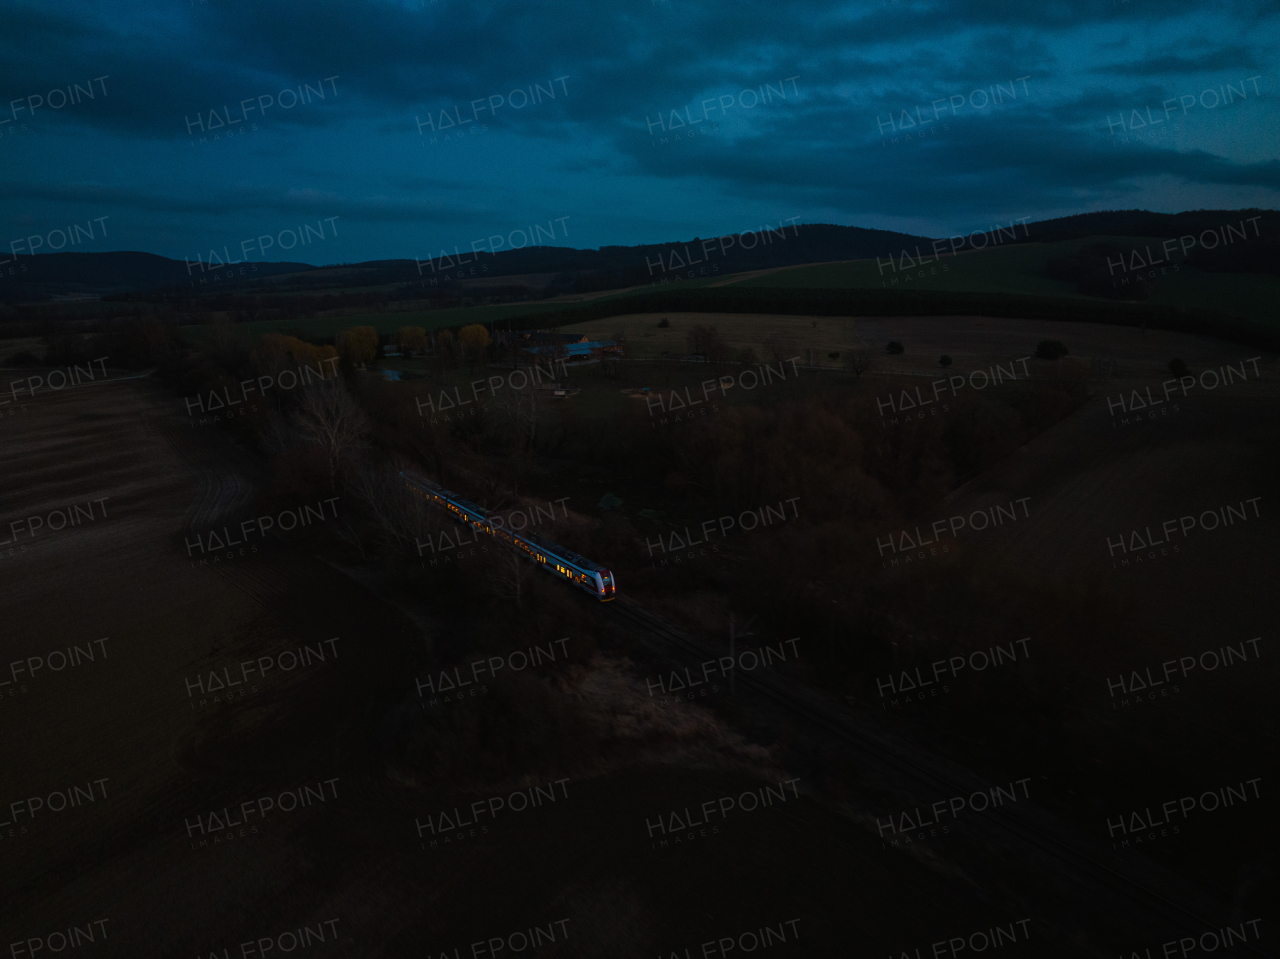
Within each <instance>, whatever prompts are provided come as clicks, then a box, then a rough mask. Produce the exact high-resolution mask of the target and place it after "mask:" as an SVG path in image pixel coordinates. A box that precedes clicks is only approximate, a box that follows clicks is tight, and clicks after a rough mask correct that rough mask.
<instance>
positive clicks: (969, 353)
mask: <svg viewBox="0 0 1280 959" xmlns="http://www.w3.org/2000/svg"><path fill="white" fill-rule="evenodd" d="M663 315H665V316H666V318H667V321H668V322H669V323H670V326H669V327H665V328H664V327H659V326H658V322H659V321H660V320H661V319H662V316H663ZM696 325H703V326H714V327H716V329H717V330H718V331H719V332H720V335H721V336H722V337H723V338H724V339H725V340H726V341H727V342H728V343H729V345H730V346H731V347H733V348H734V349H742V348H744V347H751V348H752V349H754V350H755V351H756V354H757V356H758V357H759V358H760V359H761V360H766V359H767V358H768V354H767V352H766V350H765V347H764V341H765V340H766V339H769V338H772V337H776V338H779V339H781V340H783V341H785V342H786V343H787V344H788V346H789V347H790V348H789V349H788V351H787V353H788V355H789V356H799V357H800V360H799V361H798V362H799V363H800V364H802V365H805V366H809V365H813V366H820V367H821V366H826V367H833V368H837V367H841V366H842V365H843V363H844V358H845V356H846V355H847V354H848V352H849V351H851V350H866V351H868V352H869V353H870V354H871V358H872V360H873V365H874V370H875V371H876V372H878V373H893V372H900V373H909V374H916V375H942V372H941V371H942V370H943V369H944V368H943V367H941V366H940V365H939V359H940V357H941V356H942V355H943V354H947V355H948V356H950V357H951V359H952V362H953V368H954V369H959V368H961V367H968V368H974V367H978V366H983V365H985V364H987V363H989V362H1006V363H1007V362H1008V361H1009V360H1010V359H1012V358H1015V357H1018V356H1030V355H1032V354H1033V353H1034V352H1035V348H1036V344H1037V343H1039V342H1040V341H1041V340H1060V341H1062V342H1063V343H1065V344H1066V346H1067V348H1068V350H1070V355H1071V356H1073V357H1082V358H1086V359H1093V358H1098V359H1110V360H1115V361H1117V362H1120V363H1129V362H1141V363H1146V364H1148V365H1150V364H1155V365H1156V366H1158V367H1159V368H1161V369H1163V367H1164V364H1166V363H1168V361H1169V360H1171V359H1173V358H1174V357H1175V356H1177V357H1179V358H1180V359H1182V360H1184V361H1186V362H1187V363H1191V364H1193V365H1194V364H1196V363H1217V362H1230V361H1231V360H1233V359H1234V360H1235V361H1237V362H1238V361H1239V359H1241V358H1242V357H1244V356H1246V355H1253V354H1254V352H1256V351H1252V352H1251V351H1248V350H1246V349H1245V348H1244V347H1236V346H1232V345H1230V344H1227V343H1224V342H1222V341H1219V340H1213V339H1210V338H1208V337H1199V336H1190V335H1186V334H1181V333H1171V332H1167V331H1156V330H1151V331H1149V332H1147V333H1143V332H1142V331H1141V330H1139V329H1137V328H1136V327H1127V326H1108V325H1105V324H1100V323H1066V322H1061V321H1051V320H1013V319H1002V318H991V317H975V316H935V317H867V316H860V317H839V316H814V317H808V316H779V315H770V314H761V313H737V314H735V313H667V314H656V313H633V314H624V315H622V316H615V317H606V318H605V319H602V320H591V321H589V322H586V323H574V324H572V325H570V326H566V327H563V328H562V329H563V330H565V331H566V332H580V333H584V334H586V335H587V336H590V337H592V338H607V337H609V336H612V335H613V334H614V333H616V332H618V331H619V330H621V331H623V332H625V333H626V335H627V340H628V343H629V344H630V347H631V355H632V357H634V358H635V359H641V360H649V359H656V358H659V357H661V355H662V353H663V352H664V351H666V352H668V353H670V354H671V355H672V356H684V355H686V354H687V353H688V351H689V347H688V342H687V336H688V333H689V331H690V330H691V329H692V328H693V327H694V326H696ZM889 340H898V341H899V342H901V343H902V344H903V345H904V347H905V350H906V352H904V353H902V354H900V355H896V356H890V355H889V354H887V353H886V352H885V345H886V344H887V343H888V342H889ZM831 353H839V354H840V356H839V358H832V357H831V356H830V354H831ZM1166 354H1167V355H1166ZM811 357H812V363H810V358H811Z"/></svg>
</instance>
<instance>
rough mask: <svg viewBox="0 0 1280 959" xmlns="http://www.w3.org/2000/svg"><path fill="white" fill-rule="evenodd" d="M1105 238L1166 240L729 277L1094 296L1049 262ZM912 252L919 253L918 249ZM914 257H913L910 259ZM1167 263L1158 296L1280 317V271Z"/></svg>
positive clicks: (1180, 303) (1037, 246)
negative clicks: (1051, 270)
mask: <svg viewBox="0 0 1280 959" xmlns="http://www.w3.org/2000/svg"><path fill="white" fill-rule="evenodd" d="M1102 241H1107V242H1113V243H1116V244H1119V245H1120V246H1125V247H1129V248H1132V249H1138V250H1142V249H1144V248H1145V247H1147V246H1150V247H1151V248H1152V250H1157V251H1158V250H1159V244H1160V242H1161V240H1160V239H1158V238H1153V237H1087V238H1085V239H1083V240H1071V241H1066V242H1062V243H1024V244H1019V245H1016V246H1006V247H1000V248H997V249H992V250H987V251H979V252H973V253H962V254H960V255H958V256H945V255H944V256H943V257H942V258H941V259H939V260H937V261H936V262H934V261H933V258H932V256H931V255H930V252H929V251H928V250H924V249H922V250H921V251H920V252H921V253H922V254H923V255H924V257H925V258H926V259H928V260H930V262H928V263H925V264H924V265H923V266H919V267H917V268H915V269H906V270H904V269H901V265H902V262H903V260H902V252H901V251H900V252H899V253H898V254H897V258H896V259H895V260H894V265H890V264H889V263H888V262H886V261H885V260H879V261H877V260H849V261H846V262H843V263H825V264H818V265H814V266H801V267H794V268H789V269H784V270H778V271H776V272H773V273H768V274H766V275H764V276H755V277H749V278H746V279H743V280H741V281H739V282H736V283H730V284H726V285H732V286H735V287H770V288H778V287H781V288H791V289H800V288H805V289H870V288H887V289H901V290H957V291H965V292H978V293H1024V294H1032V295H1037V296H1058V297H1068V298H1072V299H1076V298H1078V299H1081V300H1085V299H1090V298H1089V297H1085V296H1083V295H1081V294H1079V293H1077V292H1076V289H1075V284H1073V283H1068V282H1065V281H1062V280H1055V279H1052V278H1050V277H1049V276H1047V275H1045V263H1047V262H1048V261H1049V260H1050V259H1052V258H1054V257H1060V256H1067V255H1069V254H1072V253H1074V252H1075V251H1076V250H1078V249H1080V248H1081V247H1083V246H1088V245H1089V244H1091V243H1096V242H1102ZM906 252H907V253H908V254H909V255H910V256H911V257H912V258H913V259H914V258H915V256H916V250H915V249H912V250H908V251H906ZM911 262H912V261H908V265H910V263H911ZM1174 265H1176V266H1179V267H1180V269H1179V270H1178V271H1176V272H1175V271H1173V269H1172V266H1174ZM895 267H896V268H895ZM1163 269H1165V270H1167V273H1165V274H1162V275H1160V276H1157V277H1156V278H1155V281H1154V282H1155V287H1154V291H1153V293H1152V296H1151V301H1150V302H1152V303H1158V304H1162V305H1168V306H1177V307H1182V308H1201V309H1227V310H1231V311H1232V312H1235V313H1238V314H1240V315H1241V316H1245V317H1248V318H1250V319H1252V320H1255V321H1264V322H1267V323H1268V324H1275V322H1276V320H1277V318H1278V317H1280V310H1277V307H1276V303H1277V301H1280V276H1270V275H1265V274H1252V273H1203V272H1201V271H1199V270H1195V269H1192V268H1190V267H1188V266H1187V265H1186V264H1185V263H1179V262H1178V261H1176V260H1175V261H1174V262H1173V264H1171V266H1169V267H1164V268H1163ZM895 280H896V281H897V282H896V283H895V282H894V281H895Z"/></svg>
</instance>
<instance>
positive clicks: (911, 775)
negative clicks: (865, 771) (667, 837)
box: [610, 596, 1274, 959]
mask: <svg viewBox="0 0 1280 959" xmlns="http://www.w3.org/2000/svg"><path fill="white" fill-rule="evenodd" d="M610 609H611V611H612V612H613V613H614V614H616V615H620V616H622V617H623V618H624V619H627V620H630V621H631V622H632V623H634V624H636V625H637V626H639V627H641V628H642V629H644V630H646V631H647V632H649V633H650V634H651V635H653V636H655V637H657V638H658V639H660V640H661V641H662V642H663V643H664V644H665V645H666V646H668V647H669V648H671V649H672V650H674V651H675V652H676V653H677V655H678V656H679V657H680V658H686V659H695V660H696V661H699V662H706V661H707V660H713V659H716V658H717V657H718V656H720V655H722V654H723V652H724V651H723V650H716V649H713V648H711V647H709V646H706V645H704V644H703V643H700V642H698V641H697V640H695V639H692V638H690V637H689V636H687V635H685V634H684V633H682V632H681V631H680V630H679V629H678V628H676V627H674V626H673V625H671V624H670V623H667V622H665V621H664V620H662V619H661V618H660V617H658V616H656V615H655V614H653V613H652V612H650V611H649V610H647V609H645V608H644V607H643V606H641V605H640V604H639V603H637V602H635V601H634V600H632V599H630V598H629V597H626V596H619V597H618V598H617V599H616V600H615V601H614V602H613V603H611V604H610ZM739 672H740V675H739V676H738V677H737V681H738V683H739V684H740V686H741V688H742V689H744V690H751V691H752V692H754V693H757V694H759V695H761V696H763V697H765V698H766V699H768V700H769V701H771V702H772V703H774V704H775V705H776V706H779V707H781V708H782V709H783V710H784V711H786V712H789V713H791V714H792V715H794V716H795V717H797V718H798V719H800V720H801V721H803V722H804V723H806V724H808V725H809V726H811V727H816V728H818V729H821V730H822V731H824V732H826V733H828V734H830V735H833V736H835V737H836V738H837V739H839V740H840V741H841V742H842V743H844V744H846V745H848V746H851V747H853V748H854V749H855V750H857V751H858V753H859V754H860V758H861V759H863V760H864V761H870V762H871V763H874V764H877V765H878V766H880V767H881V769H887V770H889V771H891V772H892V773H893V774H895V776H894V778H896V779H897V781H898V783H900V784H907V785H908V786H909V787H911V795H908V794H906V793H904V795H903V797H902V804H903V807H904V808H907V807H912V806H916V805H917V803H920V802H921V798H920V797H922V796H923V797H929V796H932V797H934V798H937V797H941V796H953V795H968V794H970V793H972V792H974V791H977V790H981V789H984V788H986V787H987V786H988V785H989V784H988V783H987V782H985V781H984V780H982V779H980V777H978V776H976V775H975V774H973V773H971V772H969V771H968V770H967V769H964V768H963V767H960V766H958V765H957V764H954V763H950V762H949V761H947V760H945V759H942V758H941V757H937V756H934V755H932V754H929V753H927V752H926V751H925V750H923V749H922V748H920V747H919V746H918V745H915V744H912V743H908V742H905V741H901V740H894V739H891V738H889V737H888V736H887V735H885V734H882V733H879V732H878V731H875V730H871V729H869V728H867V727H866V726H865V724H862V723H859V722H858V721H857V720H856V718H855V717H854V716H852V715H850V714H849V713H848V711H847V710H845V709H844V707H842V706H840V705H838V704H835V703H832V702H830V701H828V700H826V699H824V698H822V697H821V696H820V694H818V693H817V692H816V691H814V690H813V689H812V688H810V687H808V686H806V685H803V684H801V683H800V682H798V681H795V680H791V679H788V678H787V677H785V676H782V675H780V674H778V673H777V672H773V671H767V670H763V669H761V670H756V671H753V672H742V671H739ZM1001 813H1002V815H998V816H997V815H991V816H981V817H974V818H973V819H971V820H969V823H971V824H978V825H977V828H976V829H975V830H974V831H975V832H977V833H982V834H984V835H983V838H984V840H986V843H984V844H992V845H994V846H996V847H999V846H1004V847H1006V848H1009V849H1016V850H1018V851H1019V852H1020V853H1025V852H1026V851H1027V850H1028V849H1029V850H1032V851H1034V854H1035V855H1036V857H1037V858H1038V859H1039V860H1040V861H1041V862H1042V863H1043V864H1045V865H1048V866H1051V867H1054V868H1053V869H1052V871H1051V872H1048V873H1046V874H1042V878H1043V875H1048V876H1049V877H1050V878H1053V879H1056V880H1058V882H1057V885H1059V886H1060V885H1061V883H1062V882H1074V883H1075V884H1076V886H1077V888H1078V889H1079V890H1081V891H1084V892H1085V893H1087V899H1089V900H1092V901H1093V902H1096V903H1097V902H1101V903H1108V904H1110V905H1111V906H1112V907H1113V910H1114V907H1115V906H1116V905H1118V903H1117V897H1120V898H1121V899H1122V900H1123V901H1124V902H1125V903H1128V904H1129V905H1130V906H1133V907H1137V909H1138V910H1140V911H1141V913H1142V914H1143V915H1144V916H1145V917H1146V918H1147V919H1149V920H1154V921H1153V922H1150V923H1149V925H1150V927H1151V929H1152V930H1158V931H1160V934H1161V935H1162V939H1161V941H1164V942H1168V941H1169V940H1170V939H1176V938H1179V937H1181V936H1192V935H1194V936H1195V937H1197V939H1198V937H1199V936H1200V935H1201V934H1203V933H1208V932H1217V931H1219V930H1220V929H1221V928H1222V927H1224V926H1227V925H1232V924H1233V923H1232V920H1231V919H1229V918H1228V917H1226V916H1223V915H1221V913H1224V912H1225V911H1226V910H1225V909H1223V908H1222V907H1221V906H1219V905H1217V904H1215V903H1212V902H1210V901H1208V900H1207V899H1206V897H1205V894H1204V893H1203V892H1202V891H1200V890H1199V889H1196V888H1195V887H1193V886H1191V885H1190V884H1189V883H1187V882H1185V881H1184V880H1182V879H1181V878H1179V877H1177V876H1173V875H1170V874H1169V873H1167V872H1165V871H1164V870H1163V869H1161V868H1160V867H1159V866H1158V865H1156V864H1155V863H1146V862H1135V861H1126V860H1117V864H1116V865H1114V866H1113V865H1109V864H1107V863H1106V862H1104V861H1102V858H1103V856H1104V855H1105V849H1103V848H1102V847H1101V845H1100V844H1099V843H1097V842H1096V841H1093V840H1090V839H1086V838H1083V837H1081V836H1080V835H1079V833H1078V831H1077V830H1076V829H1075V828H1074V827H1073V826H1071V825H1069V824H1067V823H1066V822H1064V821H1062V820H1060V819H1058V818H1057V817H1056V816H1055V815H1053V814H1052V813H1050V812H1049V811H1048V810H1045V809H1043V808H1042V807H1035V806H1031V805H1029V804H1023V803H1018V804H1016V805H1005V806H1003V807H1002V808H1001ZM1243 918H1248V917H1243ZM1235 922H1236V923H1238V922H1240V918H1236V919H1235ZM1135 925H1136V924H1135ZM1175 933H1176V935H1175ZM1151 945H1153V946H1154V945H1155V941H1154V940H1152V941H1151ZM1237 948H1239V949H1240V952H1241V953H1243V954H1246V955H1251V956H1257V957H1264V959H1274V953H1272V952H1268V951H1262V950H1261V949H1259V948H1258V946H1257V944H1256V942H1246V943H1242V944H1237ZM1115 951H1116V952H1119V949H1116V950H1115ZM1128 951H1129V950H1128V949H1125V952H1126V953H1127V952H1128ZM1096 954H1097V955H1099V956H1102V955H1111V954H1112V951H1111V949H1110V948H1108V949H1106V950H1101V949H1100V950H1099V951H1097V952H1096Z"/></svg>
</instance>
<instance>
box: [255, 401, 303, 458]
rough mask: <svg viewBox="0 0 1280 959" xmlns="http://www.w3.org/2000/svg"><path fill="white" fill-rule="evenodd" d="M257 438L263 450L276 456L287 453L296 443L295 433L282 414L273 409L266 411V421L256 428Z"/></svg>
mask: <svg viewBox="0 0 1280 959" xmlns="http://www.w3.org/2000/svg"><path fill="white" fill-rule="evenodd" d="M258 436H259V437H260V438H261V440H262V446H263V448H264V449H265V450H266V451H267V452H268V453H274V454H276V455H279V454H281V453H287V452H288V451H289V450H291V449H293V448H294V446H295V445H296V441H297V431H296V430H295V429H294V428H293V426H292V425H291V424H290V422H289V421H288V420H287V419H286V418H285V417H284V415H283V414H282V413H280V412H279V411H277V410H274V409H268V410H267V416H266V419H265V420H264V421H263V423H262V425H261V426H260V427H259V428H258Z"/></svg>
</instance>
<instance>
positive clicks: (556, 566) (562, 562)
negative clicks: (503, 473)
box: [400, 470, 617, 603]
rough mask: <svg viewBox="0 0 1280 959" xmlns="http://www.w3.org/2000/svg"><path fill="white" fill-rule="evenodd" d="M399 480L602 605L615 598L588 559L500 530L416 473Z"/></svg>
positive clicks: (607, 579) (611, 584)
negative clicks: (516, 550) (586, 593)
mask: <svg viewBox="0 0 1280 959" xmlns="http://www.w3.org/2000/svg"><path fill="white" fill-rule="evenodd" d="M400 477H401V479H403V480H404V482H405V485H406V486H407V487H408V488H409V490H410V492H412V493H414V494H415V495H417V496H422V497H424V498H425V499H427V500H428V501H430V502H431V503H434V504H435V505H436V506H439V507H440V508H441V509H445V510H448V511H449V512H450V513H452V514H453V518H454V519H456V520H457V521H458V522H460V523H466V524H467V525H468V526H471V527H473V528H475V529H477V530H479V531H481V532H483V533H488V534H489V535H490V536H493V537H496V538H497V539H500V540H502V541H503V542H505V543H508V544H510V545H511V546H512V547H513V548H514V549H518V550H520V551H521V552H523V553H524V554H525V555H526V556H528V557H529V559H531V560H533V561H534V562H535V563H537V564H538V565H540V566H542V568H543V569H545V570H546V571H547V572H549V573H554V574H555V575H556V576H560V577H563V578H564V579H567V580H568V581H569V582H571V583H573V585H574V586H577V587H578V588H579V589H581V590H585V591H586V592H588V593H590V594H591V595H592V596H594V597H595V598H596V599H598V600H600V601H601V602H602V603H607V602H608V601H609V600H611V599H613V598H614V596H615V593H616V586H617V583H616V581H615V580H614V578H613V574H612V573H610V572H609V571H608V570H607V569H605V568H604V567H603V566H601V565H600V564H598V563H593V562H591V560H589V559H587V558H586V557H585V556H579V555H578V554H577V553H574V552H571V551H570V550H567V549H565V548H564V547H563V546H561V545H559V544H558V543H553V542H551V540H549V539H545V538H543V537H541V536H538V535H536V534H534V533H517V532H515V531H514V530H511V529H508V528H506V527H505V526H499V525H497V524H495V523H493V522H492V521H491V520H490V519H489V514H488V512H487V511H486V510H483V509H481V508H480V507H479V506H477V505H476V504H475V503H472V502H470V501H468V500H465V499H463V498H462V497H461V496H459V495H458V494H457V493H452V492H450V491H449V490H447V489H445V488H444V487H442V486H440V485H438V484H436V483H433V482H431V480H429V479H427V478H425V477H423V476H419V475H418V474H417V473H412V472H409V471H407V470H406V471H404V472H402V473H401V474H400Z"/></svg>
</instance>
